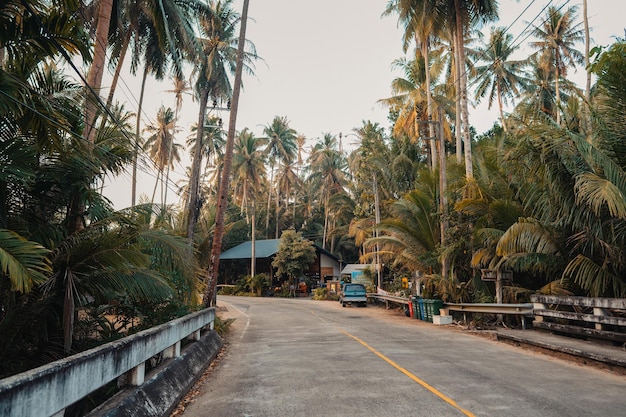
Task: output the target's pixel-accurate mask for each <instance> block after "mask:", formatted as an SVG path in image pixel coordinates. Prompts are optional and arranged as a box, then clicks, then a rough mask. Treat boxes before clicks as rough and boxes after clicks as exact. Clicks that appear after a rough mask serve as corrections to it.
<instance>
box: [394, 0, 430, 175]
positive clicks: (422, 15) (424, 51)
mask: <svg viewBox="0 0 626 417" xmlns="http://www.w3.org/2000/svg"><path fill="white" fill-rule="evenodd" d="M439 11H440V10H439V9H438V8H437V7H436V2H432V1H424V0H390V1H389V2H388V3H387V8H386V9H385V13H384V14H390V13H392V12H396V13H397V14H398V21H399V22H400V23H402V24H403V26H404V45H403V49H404V52H406V51H407V49H408V45H409V44H410V43H411V42H412V41H413V40H414V41H415V47H416V49H417V50H418V51H419V54H418V55H417V56H416V59H423V61H424V90H425V91H426V115H427V120H432V117H433V112H434V108H433V100H432V93H431V62H430V58H429V54H430V49H431V43H432V41H433V39H434V38H435V37H436V36H438V34H437V28H441V27H442V26H441V23H442V16H441V15H440V13H439ZM428 137H431V138H433V137H435V126H434V124H428ZM430 149H431V160H432V169H435V167H436V164H437V160H438V159H437V151H436V147H435V146H431V147H430Z"/></svg>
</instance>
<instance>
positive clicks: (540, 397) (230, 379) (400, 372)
mask: <svg viewBox="0 0 626 417" xmlns="http://www.w3.org/2000/svg"><path fill="white" fill-rule="evenodd" d="M218 307H225V309H226V311H225V312H224V313H218V314H221V315H224V316H226V317H236V321H235V323H234V325H233V331H232V333H231V334H230V336H229V338H228V340H229V343H230V346H229V348H228V353H227V354H226V355H225V357H224V358H222V359H221V361H220V363H219V364H218V366H217V367H216V368H215V369H214V370H213V371H212V373H211V375H210V377H209V378H207V379H206V380H205V383H204V384H203V385H202V386H201V388H200V393H199V394H198V395H197V396H196V398H195V400H194V401H193V402H192V403H191V404H190V405H189V406H188V408H187V409H186V410H185V413H184V414H183V416H184V417H200V416H202V417H211V416H220V417H226V416H233V417H248V416H249V417H261V416H267V417H270V416H271V417H277V416H289V417H294V416H307V417H309V416H311V417H312V416H326V417H328V416H359V417H362V416H381V417H384V416H403V417H407V416H429V417H430V416H498V417H501V416H502V417H505V416H515V417H524V416H528V417H531V416H537V417H540V416H541V417H557V416H558V417H565V416H567V417H574V416H585V417H588V416H602V417H608V416H626V378H625V377H623V376H618V375H614V374H611V373H608V372H604V371H600V370H596V369H592V368H586V367H582V366H579V365H575V364H571V363H568V362H565V361H562V360H559V359H554V358H550V357H547V356H543V355H541V354H536V353H533V352H530V351H527V350H523V349H519V348H515V347H512V346H509V345H505V344H502V343H498V342H494V341H490V340H487V339H484V338H481V337H476V336H472V335H468V334H464V333H462V332H459V331H456V330H453V329H450V328H445V327H438V326H434V325H432V324H429V323H424V322H420V321H419V320H414V319H409V318H406V317H404V316H403V315H400V314H398V313H397V312H392V311H387V310H385V309H384V308H380V307H372V306H368V307H367V308H362V307H346V308H341V306H340V304H339V303H337V302H330V301H312V300H308V299H281V298H248V297H225V296H220V297H219V298H218Z"/></svg>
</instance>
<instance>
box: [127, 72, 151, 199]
mask: <svg viewBox="0 0 626 417" xmlns="http://www.w3.org/2000/svg"><path fill="white" fill-rule="evenodd" d="M147 79H148V66H147V65H146V66H145V68H144V70H143V78H142V80H141V93H139V104H138V106H137V126H135V153H134V155H133V179H132V181H133V183H132V185H131V195H130V205H131V206H135V202H136V201H137V158H138V157H139V144H140V143H141V140H140V137H141V136H140V132H141V109H142V107H143V96H144V93H145V90H146V80H147Z"/></svg>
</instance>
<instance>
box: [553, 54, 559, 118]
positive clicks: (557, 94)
mask: <svg viewBox="0 0 626 417" xmlns="http://www.w3.org/2000/svg"><path fill="white" fill-rule="evenodd" d="M559 65H560V60H559V54H558V53H557V54H556V69H555V72H556V76H555V79H554V89H555V90H556V109H555V111H556V124H557V125H559V126H560V125H561V89H560V88H559V78H561V71H560V69H559Z"/></svg>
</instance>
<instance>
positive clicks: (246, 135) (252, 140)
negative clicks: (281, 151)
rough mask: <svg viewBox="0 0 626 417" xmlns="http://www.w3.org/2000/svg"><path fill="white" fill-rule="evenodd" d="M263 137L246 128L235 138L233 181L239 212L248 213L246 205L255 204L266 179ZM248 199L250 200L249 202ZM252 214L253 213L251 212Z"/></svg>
mask: <svg viewBox="0 0 626 417" xmlns="http://www.w3.org/2000/svg"><path fill="white" fill-rule="evenodd" d="M264 146H265V141H264V140H263V139H260V138H257V137H256V136H255V135H254V133H253V132H251V131H249V130H248V129H247V128H246V129H244V130H242V131H241V132H240V133H239V135H237V138H236V140H235V149H234V152H233V182H234V184H235V193H234V194H235V196H236V199H237V200H238V201H239V204H240V205H241V212H242V213H243V212H244V211H245V212H246V213H248V205H249V204H253V205H254V204H255V200H256V196H257V193H258V191H259V190H260V189H261V184H262V183H263V182H264V181H265V180H266V178H265V176H266V172H265V155H264V153H263V150H262V149H261V148H262V147H264ZM249 200H252V202H251V203H250V202H249ZM253 215H254V213H253Z"/></svg>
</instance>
